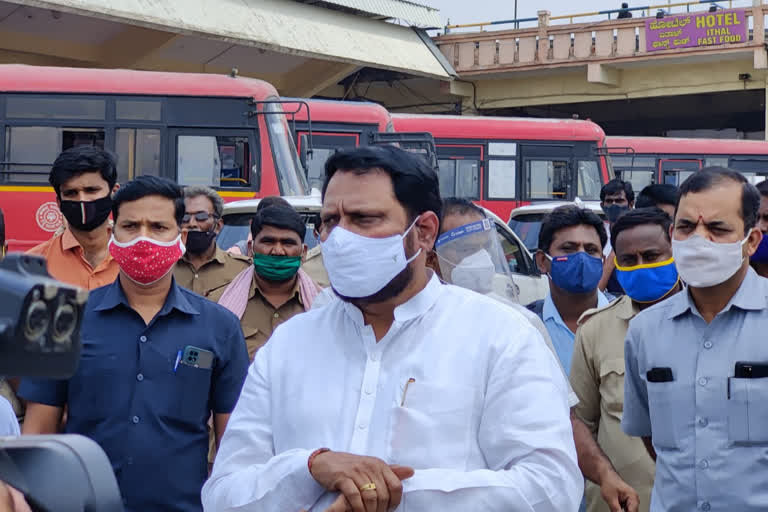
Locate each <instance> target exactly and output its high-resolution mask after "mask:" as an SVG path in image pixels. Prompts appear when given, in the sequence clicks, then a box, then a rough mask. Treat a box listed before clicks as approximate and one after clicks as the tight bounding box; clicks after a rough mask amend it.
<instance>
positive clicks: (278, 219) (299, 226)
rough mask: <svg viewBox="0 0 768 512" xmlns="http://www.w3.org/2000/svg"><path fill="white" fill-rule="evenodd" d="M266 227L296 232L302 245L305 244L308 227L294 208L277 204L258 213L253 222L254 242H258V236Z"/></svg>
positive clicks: (252, 234)
mask: <svg viewBox="0 0 768 512" xmlns="http://www.w3.org/2000/svg"><path fill="white" fill-rule="evenodd" d="M264 226H272V227H275V228H280V229H290V230H291V231H295V232H296V234H298V235H299V238H300V239H301V241H302V243H303V242H304V236H305V235H306V234H307V225H306V224H304V221H303V220H302V219H301V215H299V213H298V212H297V211H296V210H294V209H293V207H292V206H283V205H280V204H276V205H274V206H267V207H266V208H262V210H261V211H258V212H256V215H255V216H254V217H253V221H252V222H251V236H252V237H253V239H254V240H256V236H257V235H258V234H259V233H261V229H262V228H263V227H264Z"/></svg>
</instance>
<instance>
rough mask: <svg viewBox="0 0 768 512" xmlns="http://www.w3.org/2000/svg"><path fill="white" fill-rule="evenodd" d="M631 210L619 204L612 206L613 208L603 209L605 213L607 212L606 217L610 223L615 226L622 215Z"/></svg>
mask: <svg viewBox="0 0 768 512" xmlns="http://www.w3.org/2000/svg"><path fill="white" fill-rule="evenodd" d="M627 210H629V206H620V205H618V204H612V205H611V206H606V207H605V208H603V211H604V212H605V216H606V218H607V219H608V222H610V223H611V224H613V223H614V222H616V221H617V220H618V219H619V217H620V216H621V214H622V213H624V212H625V211H627Z"/></svg>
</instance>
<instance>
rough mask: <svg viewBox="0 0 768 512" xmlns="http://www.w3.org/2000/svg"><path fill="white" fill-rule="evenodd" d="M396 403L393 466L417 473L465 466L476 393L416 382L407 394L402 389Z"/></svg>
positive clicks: (391, 459)
mask: <svg viewBox="0 0 768 512" xmlns="http://www.w3.org/2000/svg"><path fill="white" fill-rule="evenodd" d="M403 395H404V398H405V400H404V402H403V401H402V397H403ZM397 400H398V403H397V405H396V406H395V407H394V414H393V416H392V418H393V419H392V431H391V437H390V438H391V442H390V462H391V463H393V464H400V465H404V466H411V467H413V468H414V469H427V468H464V467H465V466H466V463H467V457H468V453H469V444H470V442H471V439H472V435H471V434H472V432H471V430H472V429H471V426H472V424H473V423H472V422H473V419H474V417H475V415H476V408H477V392H476V390H474V389H473V388H470V387H467V386H456V385H454V384H451V385H443V384H439V383H430V382H425V381H416V382H412V383H410V384H409V385H408V388H407V391H406V392H403V388H402V387H401V388H400V389H399V390H398V395H397ZM401 402H402V403H403V405H402V406H401V405H400V404H401Z"/></svg>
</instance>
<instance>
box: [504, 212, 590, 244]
mask: <svg viewBox="0 0 768 512" xmlns="http://www.w3.org/2000/svg"><path fill="white" fill-rule="evenodd" d="M592 211H593V212H594V210H592ZM595 213H597V212H595ZM546 216H547V214H546V213H527V214H523V215H516V216H515V217H513V218H512V219H510V220H509V227H510V228H512V231H514V232H515V234H516V235H517V236H518V237H519V238H520V240H522V241H523V244H524V245H525V247H526V248H527V249H528V251H530V253H531V254H534V253H535V252H536V251H537V250H538V248H539V231H541V223H542V221H543V220H544V217H546ZM597 216H598V217H600V218H601V219H602V220H605V215H604V214H603V213H602V212H601V213H597Z"/></svg>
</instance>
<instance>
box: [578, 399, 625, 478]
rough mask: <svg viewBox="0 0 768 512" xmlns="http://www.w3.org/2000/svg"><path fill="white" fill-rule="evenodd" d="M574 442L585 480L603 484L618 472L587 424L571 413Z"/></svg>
mask: <svg viewBox="0 0 768 512" xmlns="http://www.w3.org/2000/svg"><path fill="white" fill-rule="evenodd" d="M571 425H572V426H573V440H574V442H575V443H576V455H577V456H578V458H579V469H581V473H582V474H583V475H584V477H585V478H587V479H589V480H590V481H592V482H594V483H596V484H597V485H601V484H602V480H603V477H604V476H605V475H606V474H607V473H609V472H614V473H615V472H616V470H615V469H614V468H613V465H612V464H611V461H610V459H608V456H607V455H606V454H605V452H604V451H603V450H602V449H601V448H600V446H599V445H598V444H597V441H595V437H594V436H593V435H592V432H591V431H590V430H589V428H588V427H587V425H586V424H584V422H583V421H581V420H580V419H579V418H578V417H577V416H576V415H575V414H574V413H573V411H571Z"/></svg>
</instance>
